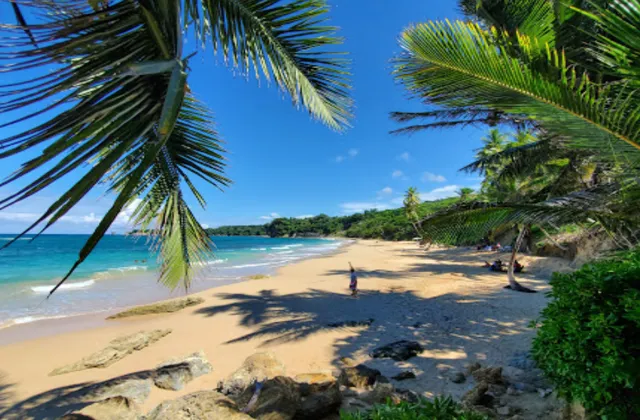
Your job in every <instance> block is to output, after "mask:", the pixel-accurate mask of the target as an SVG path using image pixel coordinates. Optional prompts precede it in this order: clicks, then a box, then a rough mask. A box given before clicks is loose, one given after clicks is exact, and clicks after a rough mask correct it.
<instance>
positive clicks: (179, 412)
mask: <svg viewBox="0 0 640 420" xmlns="http://www.w3.org/2000/svg"><path fill="white" fill-rule="evenodd" d="M222 419H224V420H251V417H250V416H248V415H246V414H244V413H241V412H240V411H239V410H238V408H237V406H236V403H235V402H233V401H232V400H231V399H229V398H228V397H225V396H224V395H222V394H220V393H218V392H216V391H199V392H194V393H192V394H188V395H185V396H184V397H181V398H178V399H175V400H169V401H164V402H163V403H162V404H160V405H159V406H157V407H156V408H154V409H153V410H152V411H151V412H150V413H149V414H148V415H147V417H146V420H222Z"/></svg>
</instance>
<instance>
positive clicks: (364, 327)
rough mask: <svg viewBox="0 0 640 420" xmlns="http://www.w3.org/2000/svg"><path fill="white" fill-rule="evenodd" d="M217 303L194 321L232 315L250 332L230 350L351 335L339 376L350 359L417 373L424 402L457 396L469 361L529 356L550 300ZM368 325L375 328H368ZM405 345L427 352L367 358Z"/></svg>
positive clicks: (338, 355)
mask: <svg viewBox="0 0 640 420" xmlns="http://www.w3.org/2000/svg"><path fill="white" fill-rule="evenodd" d="M217 296H218V297H219V298H221V299H222V300H223V301H225V303H223V304H221V305H215V306H210V307H204V308H200V309H199V310H197V311H196V312H195V314H198V315H204V316H208V317H213V316H216V315H219V314H223V313H229V314H234V315H237V316H239V317H240V323H241V324H242V325H244V326H246V327H250V328H251V329H252V331H251V332H250V333H248V334H244V335H241V336H238V337H236V338H234V339H232V340H229V341H228V342H227V343H228V344H230V343H236V342H242V341H250V340H256V341H258V344H257V346H258V347H263V348H264V347H269V346H272V345H276V344H283V343H292V342H296V341H299V340H304V339H306V338H308V337H310V336H313V335H315V334H321V333H323V332H326V331H334V330H338V329H346V330H348V331H349V332H350V333H351V334H349V335H348V336H347V337H345V338H341V339H339V340H337V341H335V342H334V343H333V344H332V346H333V350H334V357H333V364H334V366H335V367H336V368H339V367H341V366H342V360H344V358H345V357H348V358H356V359H358V360H366V364H367V365H371V366H372V367H377V368H378V369H380V370H381V371H382V372H383V374H385V375H387V376H393V374H395V373H396V372H399V370H401V369H404V370H406V369H412V370H413V371H414V372H416V373H418V378H417V379H415V380H413V381H415V383H414V385H413V387H414V388H417V389H418V390H419V391H421V392H423V393H424V394H425V395H435V394H439V393H443V392H446V393H449V394H454V395H455V394H459V392H458V391H459V390H458V391H456V390H453V391H452V390H449V389H448V388H450V385H451V384H450V383H449V381H447V378H446V375H445V374H444V372H445V371H446V370H447V369H453V368H462V365H463V364H464V363H465V362H466V361H469V360H483V361H485V362H486V363H500V364H506V363H507V362H508V360H509V359H510V358H513V357H515V356H516V355H517V354H520V353H522V352H526V351H527V350H528V349H529V347H530V340H531V338H532V336H533V333H534V332H533V330H531V329H529V327H528V324H529V322H530V321H531V320H532V319H533V318H535V317H536V316H537V308H539V307H540V306H541V305H543V304H544V299H545V298H544V295H543V294H538V295H527V296H526V299H523V298H522V294H517V293H513V292H511V291H508V290H504V289H501V288H500V289H496V290H495V291H491V292H490V293H486V294H482V295H472V296H471V295H461V294H457V293H447V294H443V295H440V296H436V297H430V298H425V297H421V296H419V295H417V294H416V293H415V292H413V291H406V290H403V289H402V288H401V286H399V287H397V288H395V290H394V289H390V290H387V291H379V292H364V293H362V294H361V296H360V298H359V299H352V298H350V297H348V296H347V295H346V294H341V293H335V292H330V291H324V290H317V289H309V290H307V291H305V292H303V293H294V294H284V295H281V294H279V293H278V292H276V291H275V290H269V289H265V290H262V291H260V292H259V293H257V294H243V293H234V294H220V295H217ZM370 319H373V322H372V323H371V325H368V320H370ZM354 325H355V326H354ZM403 339H407V340H415V341H418V342H420V343H421V344H422V345H423V347H424V348H425V352H424V353H423V354H421V355H420V356H419V357H415V358H412V359H410V360H408V361H405V362H395V361H392V360H390V359H370V358H369V356H368V355H370V354H371V352H372V351H373V350H374V349H375V348H376V347H379V346H381V345H384V344H388V343H390V342H393V341H397V340H403Z"/></svg>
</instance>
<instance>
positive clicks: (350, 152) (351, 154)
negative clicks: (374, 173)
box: [347, 149, 360, 157]
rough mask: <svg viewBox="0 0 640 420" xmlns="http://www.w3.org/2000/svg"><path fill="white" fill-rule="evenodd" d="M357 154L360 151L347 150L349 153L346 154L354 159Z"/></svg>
mask: <svg viewBox="0 0 640 420" xmlns="http://www.w3.org/2000/svg"><path fill="white" fill-rule="evenodd" d="M359 152H360V151H359V150H358V149H349V151H348V152H347V153H349V156H351V157H355V156H358V153H359Z"/></svg>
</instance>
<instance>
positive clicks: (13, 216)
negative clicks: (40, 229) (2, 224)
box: [0, 211, 41, 222]
mask: <svg viewBox="0 0 640 420" xmlns="http://www.w3.org/2000/svg"><path fill="white" fill-rule="evenodd" d="M40 216H41V215H40V214H38V213H26V212H5V211H3V212H0V220H8V221H10V222H35V221H36V220H38V217H40Z"/></svg>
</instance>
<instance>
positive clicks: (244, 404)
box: [235, 376, 301, 420]
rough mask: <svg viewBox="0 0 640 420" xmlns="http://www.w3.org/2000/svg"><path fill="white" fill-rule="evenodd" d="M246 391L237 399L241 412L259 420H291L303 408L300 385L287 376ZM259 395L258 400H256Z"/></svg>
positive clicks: (255, 385) (267, 381)
mask: <svg viewBox="0 0 640 420" xmlns="http://www.w3.org/2000/svg"><path fill="white" fill-rule="evenodd" d="M257 386H258V385H257V384H253V385H252V386H250V387H249V388H247V389H245V390H244V391H243V392H242V393H241V394H240V395H239V396H238V397H237V398H236V399H235V401H236V403H237V404H238V407H240V408H241V411H243V412H246V413H247V414H249V415H250V416H251V417H253V418H254V419H259V420H291V419H293V417H294V416H295V414H296V412H297V411H298V410H299V409H300V408H301V398H300V390H299V388H298V384H297V383H295V382H294V381H293V379H291V378H287V377H286V376H277V377H275V378H273V379H269V380H266V381H265V382H264V383H262V386H261V388H260V390H259V391H258V392H257V393H256V387H257ZM254 393H255V394H257V399H256V398H254Z"/></svg>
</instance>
